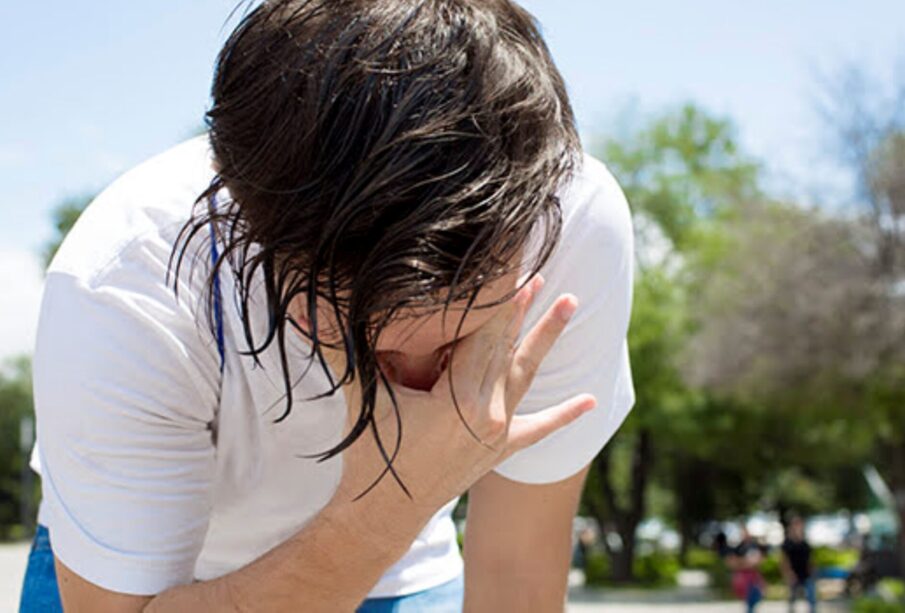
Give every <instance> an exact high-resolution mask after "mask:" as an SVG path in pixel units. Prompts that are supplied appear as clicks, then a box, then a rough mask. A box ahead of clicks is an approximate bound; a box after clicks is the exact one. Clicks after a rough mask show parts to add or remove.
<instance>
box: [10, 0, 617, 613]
mask: <svg viewBox="0 0 905 613" xmlns="http://www.w3.org/2000/svg"><path fill="white" fill-rule="evenodd" d="M207 123H208V128H209V130H208V133H207V134H205V135H202V136H200V137H197V138H195V139H193V140H191V141H188V142H186V143H183V144H180V145H178V146H176V147H175V148H173V149H170V150H168V151H166V152H164V153H162V154H160V155H158V156H156V157H154V158H152V159H151V160H149V161H147V162H145V163H143V164H141V165H140V166H139V167H137V168H136V169H133V170H131V171H129V172H128V173H126V174H125V175H124V176H123V177H121V178H119V179H118V180H116V181H115V182H114V183H113V184H112V185H111V186H110V187H109V188H107V189H106V190H105V191H104V192H103V193H102V194H101V195H100V196H99V197H98V198H97V199H96V200H94V201H93V202H92V203H91V204H90V205H89V206H88V208H87V210H86V211H85V212H84V213H83V215H82V216H81V218H80V219H79V220H78V222H77V223H76V225H75V227H74V228H73V229H72V231H71V232H70V234H69V236H68V237H67V238H66V240H65V242H64V243H63V245H62V246H61V248H60V250H59V252H58V254H57V256H56V257H55V259H54V261H53V263H52V264H51V266H50V268H49V271H48V274H47V278H46V285H45V290H44V296H43V300H42V306H41V314H40V321H39V329H38V338H37V342H36V348H35V355H34V385H35V403H36V412H37V445H36V446H35V449H34V453H33V466H34V467H35V469H36V470H39V472H40V474H41V477H42V500H41V504H40V509H39V516H38V520H39V524H40V528H39V530H38V533H37V535H36V537H35V541H34V544H33V549H32V552H31V554H30V558H29V565H28V568H27V571H26V576H25V583H24V584H23V595H22V610H23V611H34V610H41V611H53V610H55V609H54V607H56V610H59V605H60V602H62V604H63V605H64V606H65V608H66V609H67V610H76V611H79V610H92V611H139V610H142V611H175V610H193V611H195V610H198V611H206V610H212V611H221V610H242V611H252V610H253V611H298V610H305V611H321V610H326V611H349V610H356V609H357V610H358V611H365V612H370V611H428V610H429V611H436V612H438V613H440V612H443V611H457V610H462V609H463V607H464V609H467V610H469V611H520V610H521V611H524V610H534V611H540V610H544V611H547V610H549V611H553V610H561V609H562V607H563V602H564V598H565V592H566V583H567V581H566V579H567V573H568V566H569V554H570V540H571V525H572V519H573V517H574V515H575V512H576V509H577V504H578V499H579V496H580V493H581V489H582V483H583V480H584V476H585V474H586V472H587V467H588V465H589V462H590V461H591V460H592V459H593V457H594V456H595V454H596V453H597V452H598V451H599V450H600V449H601V447H602V446H603V445H604V444H605V443H606V442H607V440H608V439H609V438H610V437H611V436H612V435H613V433H614V432H615V431H616V429H617V428H618V427H619V425H620V423H621V422H622V421H623V420H624V418H625V416H626V414H627V413H628V411H629V410H630V408H631V406H632V404H633V402H634V391H633V387H632V381H631V372H630V368H629V362H628V352H627V345H626V330H627V326H628V320H629V313H630V307H631V287H632V267H633V253H632V249H633V247H632V229H631V221H630V216H629V212H628V206H627V203H626V201H625V198H624V196H623V194H622V192H621V190H620V189H619V187H618V185H617V184H616V182H615V181H614V179H613V178H612V176H611V175H610V173H609V172H608V171H607V169H606V168H605V166H604V165H603V164H601V163H600V162H598V161H596V160H595V159H593V158H591V157H590V156H587V155H585V154H584V153H582V151H581V147H580V143H579V139H578V136H577V132H576V129H575V125H574V119H573V114H572V111H571V107H570V104H569V100H568V98H567V96H566V92H565V87H564V84H563V82H562V79H561V77H560V75H559V73H558V71H557V70H556V68H555V66H554V64H553V62H552V60H551V58H550V56H549V52H548V50H547V48H546V46H545V44H544V42H543V39H542V38H541V36H540V34H539V31H538V29H537V26H536V24H535V23H534V21H533V19H532V18H531V16H530V15H529V14H528V13H527V12H525V11H524V10H523V9H522V8H520V7H519V6H518V5H516V4H514V3H513V2H510V1H509V0H488V1H486V2H473V1H471V0H431V1H423V0H422V1H416V0H383V1H381V2H372V1H366V0H329V1H314V0H272V1H268V2H264V3H263V4H260V5H258V6H257V7H255V8H253V9H250V10H249V11H248V13H247V15H245V16H244V17H243V18H242V20H241V23H240V24H239V25H238V27H237V28H236V29H235V31H234V32H232V34H231V35H230V37H229V39H228V40H227V42H226V43H225V46H224V47H223V49H222V51H221V53H220V54H219V57H218V60H217V66H216V71H215V75H214V81H213V87H212V101H211V108H210V110H209V111H208V113H207ZM573 314H574V316H573ZM466 491H467V492H468V529H467V531H466V536H465V545H464V560H463V556H461V555H460V553H459V549H458V547H457V543H456V533H455V528H454V524H453V522H452V520H451V517H450V513H451V510H452V508H453V507H454V506H455V504H456V501H457V499H458V497H459V496H460V495H461V494H462V493H464V492H466ZM57 588H58V589H57Z"/></svg>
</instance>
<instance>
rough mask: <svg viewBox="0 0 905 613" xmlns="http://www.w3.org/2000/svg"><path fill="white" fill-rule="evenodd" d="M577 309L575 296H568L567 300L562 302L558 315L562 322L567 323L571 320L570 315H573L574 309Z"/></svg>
mask: <svg viewBox="0 0 905 613" xmlns="http://www.w3.org/2000/svg"><path fill="white" fill-rule="evenodd" d="M577 308H578V299H577V298H576V297H575V296H568V299H567V300H564V301H563V303H562V304H561V305H560V306H559V311H558V313H557V314H558V315H559V316H560V318H561V319H562V320H563V321H569V320H570V319H571V318H572V315H574V314H575V309H577Z"/></svg>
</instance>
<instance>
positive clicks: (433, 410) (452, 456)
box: [325, 278, 596, 512]
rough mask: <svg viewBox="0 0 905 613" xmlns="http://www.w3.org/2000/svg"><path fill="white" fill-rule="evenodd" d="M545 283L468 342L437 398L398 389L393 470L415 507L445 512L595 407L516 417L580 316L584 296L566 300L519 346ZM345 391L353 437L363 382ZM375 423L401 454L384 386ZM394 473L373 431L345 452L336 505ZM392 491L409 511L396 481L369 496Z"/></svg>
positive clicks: (460, 346)
mask: <svg viewBox="0 0 905 613" xmlns="http://www.w3.org/2000/svg"><path fill="white" fill-rule="evenodd" d="M541 283H542V280H541V279H539V278H536V279H535V280H533V281H532V282H531V283H529V284H527V285H526V286H525V287H524V288H522V290H521V291H520V292H519V293H518V294H517V295H516V296H515V297H514V298H513V299H512V300H511V301H510V302H509V303H507V304H505V305H503V306H501V307H500V309H499V312H498V313H496V314H495V315H494V317H493V318H491V319H490V320H489V321H488V322H487V323H486V324H484V325H483V326H482V327H481V328H479V329H478V330H476V331H475V332H473V333H472V334H470V335H469V336H467V337H465V338H463V339H461V340H460V341H459V342H458V343H457V344H456V346H455V348H454V350H453V353H452V355H451V359H450V361H449V364H448V365H447V367H446V369H444V371H443V373H442V374H441V376H440V378H439V380H438V381H437V383H436V384H435V385H434V386H433V388H432V389H431V390H430V391H418V390H413V389H410V388H406V387H402V386H398V385H397V384H394V383H391V386H392V391H393V393H394V395H395V397H396V401H397V403H398V409H399V422H400V424H401V427H402V439H401V443H400V449H399V453H398V455H397V457H396V459H395V460H394V462H393V467H394V469H395V471H396V473H397V474H398V475H399V477H400V479H401V480H402V482H403V483H404V484H405V486H406V487H407V488H408V490H409V492H410V493H411V496H412V500H411V501H408V503H409V504H414V505H417V506H418V507H420V508H422V509H423V510H426V511H430V512H434V511H436V510H437V509H438V508H440V507H441V506H443V505H444V504H445V503H447V502H448V501H449V500H451V499H453V498H455V497H456V496H458V495H460V494H462V493H463V492H464V491H466V490H467V489H468V488H469V487H470V486H471V485H472V484H473V483H474V482H475V481H477V480H478V479H479V478H480V477H481V476H483V475H484V474H485V473H487V472H488V471H490V470H491V469H493V468H494V467H495V466H496V465H497V464H499V463H500V462H502V461H503V460H504V459H506V458H507V457H508V456H510V455H511V454H512V453H514V452H515V451H517V450H519V449H522V448H524V447H528V446H529V445H532V444H533V443H536V442H537V441H539V440H541V439H542V438H544V437H546V436H547V435H549V434H550V433H552V432H554V431H555V430H557V429H559V428H561V427H563V426H565V425H566V424H568V423H570V422H571V421H573V420H574V419H576V418H577V417H579V416H580V415H582V414H583V413H584V412H586V411H588V410H590V409H592V408H593V407H594V406H595V404H596V400H595V399H594V397H593V396H590V395H588V394H582V395H579V396H575V397H573V398H571V399H569V400H566V401H565V402H563V403H561V404H559V405H556V406H553V407H550V408H548V409H545V410H543V411H539V412H537V413H534V414H531V415H518V416H516V415H514V414H515V410H516V408H517V407H518V404H519V402H520V401H521V400H522V398H523V397H524V395H525V393H526V392H527V391H528V388H529V387H530V385H531V382H532V380H533V379H534V376H535V374H536V372H537V369H538V367H539V366H540V364H541V362H542V361H543V359H544V357H545V356H546V355H547V353H548V352H549V350H550V348H551V347H552V346H553V344H554V342H555V341H556V339H557V338H558V337H559V335H560V334H561V333H562V331H563V329H564V328H565V326H566V324H567V323H568V321H569V318H570V317H571V315H572V313H573V312H574V311H575V308H576V307H577V300H576V298H575V297H574V296H569V295H563V296H560V297H559V298H558V299H557V300H556V302H555V303H554V304H553V305H552V306H551V307H550V309H549V310H548V311H547V312H546V313H545V314H544V315H543V317H542V318H541V319H540V321H539V322H538V323H537V325H535V326H534V328H532V329H531V331H530V332H529V333H528V334H527V335H526V336H525V338H524V339H523V340H522V342H521V343H520V344H519V345H518V346H516V341H517V339H518V336H519V331H520V329H521V326H522V321H523V319H524V316H525V311H526V310H527V308H528V306H529V305H530V303H531V301H532V300H533V298H534V295H535V294H536V292H537V291H538V290H539V289H540V286H541ZM325 357H326V358H327V360H328V361H329V362H330V364H331V367H332V368H333V369H334V370H335V371H337V372H342V366H343V364H342V362H340V360H344V357H343V356H341V355H340V354H338V353H334V352H325ZM343 391H344V393H345V395H346V401H347V406H348V409H349V410H348V420H347V422H348V423H347V430H346V431H347V432H348V431H349V430H350V428H351V424H352V422H354V420H355V419H356V418H357V415H358V411H359V407H360V398H361V395H360V394H361V392H360V388H359V387H358V380H357V379H356V381H355V382H354V383H351V384H349V385H347V386H345V388H344V389H343ZM453 394H454V395H455V400H456V403H457V404H458V408H459V410H460V411H461V417H460V415H459V413H458V412H457V410H456V403H454V401H453ZM463 421H464V423H463ZM375 422H376V426H377V431H378V433H379V436H380V438H381V441H382V442H383V444H384V448H385V449H386V450H387V453H388V454H392V452H393V449H394V448H395V445H396V439H397V435H398V433H399V429H398V425H397V417H396V415H395V414H394V411H393V406H392V402H391V400H390V396H389V393H388V391H387V389H386V388H385V387H383V386H382V385H381V386H380V390H379V392H378V397H377V403H376V407H375ZM466 424H467V426H466ZM469 429H470V430H471V432H470V431H469ZM472 433H473V434H474V435H473V434H472ZM475 436H477V437H478V439H480V440H476V438H475ZM385 468H386V463H385V461H384V459H383V457H382V456H381V455H380V452H379V450H378V448H377V445H376V443H375V441H374V437H373V434H372V433H371V432H370V430H369V431H366V432H365V433H364V434H363V435H362V436H361V438H360V439H358V440H356V441H355V443H353V444H352V445H351V446H350V447H349V448H348V449H346V450H345V451H344V452H343V476H342V481H341V483H340V486H339V489H338V491H337V494H336V496H335V497H334V500H337V499H339V500H344V501H349V500H352V499H354V498H355V497H356V496H358V495H359V494H361V493H362V492H363V491H365V489H367V487H368V486H369V485H371V484H372V483H373V482H374V480H375V479H376V478H377V477H378V476H379V475H380V473H381V472H383V470H384V469H385ZM387 488H392V489H393V490H395V491H396V494H395V495H396V496H398V497H399V501H400V502H403V500H404V496H405V495H404V493H403V492H402V491H401V488H399V486H398V484H397V483H395V480H394V479H393V478H392V476H391V475H384V477H383V479H382V481H381V482H380V484H379V485H378V486H377V487H376V488H375V491H374V492H371V493H369V494H368V496H370V495H371V494H373V493H375V492H376V491H377V490H384V491H386V489H387ZM366 499H367V497H365V500H366Z"/></svg>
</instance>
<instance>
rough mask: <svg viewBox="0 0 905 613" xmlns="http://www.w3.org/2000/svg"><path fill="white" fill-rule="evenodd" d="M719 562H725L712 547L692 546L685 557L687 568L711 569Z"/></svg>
mask: <svg viewBox="0 0 905 613" xmlns="http://www.w3.org/2000/svg"><path fill="white" fill-rule="evenodd" d="M717 564H720V565H722V564H723V561H722V560H721V559H720V556H718V555H717V553H716V552H715V551H713V550H712V549H704V548H703V547H691V548H690V549H689V550H688V554H687V555H686V557H685V568H690V569H693V570H710V569H711V568H713V567H714V566H716V565H717Z"/></svg>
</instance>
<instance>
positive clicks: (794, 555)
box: [781, 516, 817, 613]
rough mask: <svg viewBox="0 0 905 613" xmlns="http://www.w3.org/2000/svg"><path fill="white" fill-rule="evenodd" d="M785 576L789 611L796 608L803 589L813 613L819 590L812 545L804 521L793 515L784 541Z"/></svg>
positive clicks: (782, 565) (783, 562) (782, 564)
mask: <svg viewBox="0 0 905 613" xmlns="http://www.w3.org/2000/svg"><path fill="white" fill-rule="evenodd" d="M781 568H782V574H783V578H784V579H785V580H786V585H788V586H789V611H794V610H795V600H796V599H797V598H798V592H799V591H803V592H804V596H805V599H806V600H807V601H808V606H809V607H810V610H811V613H813V612H814V611H816V610H817V590H816V586H815V584H814V568H813V565H812V563H811V546H810V545H809V544H808V542H807V539H805V534H804V521H802V519H801V518H800V517H797V516H796V517H793V518H792V519H791V520H790V521H789V525H788V527H787V529H786V538H785V540H784V541H783V543H782V562H781Z"/></svg>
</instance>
